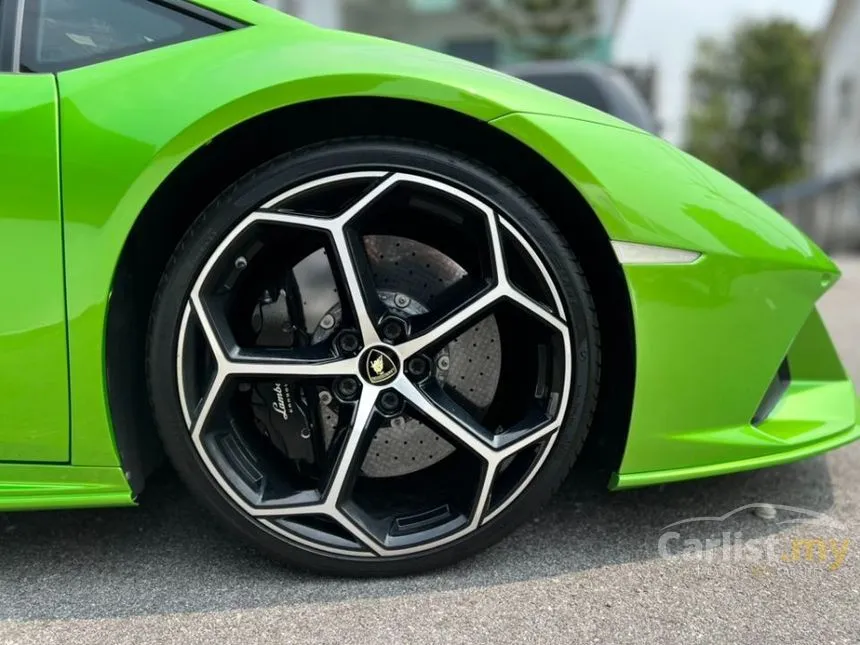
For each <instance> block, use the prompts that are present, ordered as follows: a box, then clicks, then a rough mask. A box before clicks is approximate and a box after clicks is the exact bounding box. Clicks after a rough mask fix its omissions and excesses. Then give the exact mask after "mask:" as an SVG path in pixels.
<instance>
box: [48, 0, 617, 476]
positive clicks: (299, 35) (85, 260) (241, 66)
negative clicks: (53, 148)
mask: <svg viewBox="0 0 860 645" xmlns="http://www.w3.org/2000/svg"><path fill="white" fill-rule="evenodd" d="M206 4H211V5H212V6H213V8H219V7H224V6H229V7H232V6H233V4H234V3H232V2H227V3H206ZM247 4H248V7H246V6H245V3H236V5H237V7H241V8H242V9H243V11H244V10H249V11H251V9H252V10H253V11H252V13H253V14H254V15H259V16H262V17H265V18H266V20H265V21H263V22H265V24H261V25H260V26H253V27H248V28H246V29H240V30H237V31H234V32H230V33H226V34H221V35H217V36H212V37H209V38H204V39H201V40H197V41H193V42H187V43H182V44H179V45H175V46H170V47H164V48H161V49H156V50H152V51H148V52H144V53H141V54H137V55H134V56H129V57H127V58H122V59H117V60H112V61H107V62H104V63H101V64H98V65H93V66H91V67H84V68H80V69H75V70H70V71H67V72H62V73H60V74H59V75H58V79H59V88H60V95H61V104H60V113H61V124H62V149H63V163H62V179H63V190H64V209H65V222H66V235H65V242H66V268H67V280H68V309H69V315H70V319H69V330H70V347H69V350H70V369H71V383H72V389H73V396H74V402H75V405H74V406H73V407H72V428H73V433H72V460H73V463H75V464H81V465H90V466H105V465H111V464H116V463H117V461H116V459H117V457H116V449H115V446H114V442H113V438H112V434H111V433H110V432H107V431H105V430H106V429H108V428H109V427H110V419H109V412H108V410H107V408H106V407H105V383H104V359H103V337H104V321H105V316H106V311H107V300H108V294H109V291H110V285H111V280H112V278H113V270H114V267H115V266H116V263H117V260H118V258H119V255H120V252H121V251H122V247H123V244H124V243H125V239H126V236H127V235H128V232H129V230H130V229H131V227H132V225H133V224H134V221H135V219H136V217H137V215H138V214H139V213H140V212H141V210H142V209H143V207H144V206H145V205H146V202H147V200H148V199H149V198H150V197H151V196H152V194H153V193H154V192H155V190H156V189H157V188H158V186H159V185H160V184H161V183H162V182H164V180H165V179H166V178H167V177H168V176H169V175H170V173H171V172H172V171H173V170H174V169H175V168H176V167H177V166H178V165H179V164H180V163H181V162H182V160H184V159H185V158H186V157H188V156H189V155H190V154H191V153H192V152H194V151H195V150H196V149H198V148H199V147H201V146H202V145H205V144H206V142H207V141H209V140H211V139H212V138H213V137H215V136H217V135H218V134H219V133H221V132H224V131H225V130H227V129H229V128H230V127H232V126H234V125H236V124H238V123H241V122H242V121H245V120H247V119H249V118H252V117H253V116H256V115H259V114H262V113H265V112H268V111H271V110H273V109H276V108H279V107H282V106H285V105H289V104H295V103H302V102H307V101H313V100H323V99H326V98H334V97H339V96H374V97H388V98H397V99H408V100H415V101H424V102H431V103H434V104H435V105H439V106H441V107H445V108H448V109H451V110H457V111H459V112H461V113H464V114H468V115H470V116H472V117H474V118H476V119H480V120H484V121H489V120H492V119H494V118H496V117H498V116H501V115H504V114H507V113H510V112H513V111H516V110H532V111H537V110H541V109H545V110H551V111H558V110H564V111H566V112H570V113H571V114H573V115H576V116H578V117H580V118H583V119H589V120H590V121H591V122H594V123H604V124H616V123H619V124H620V123H621V122H620V121H617V120H616V119H614V118H613V117H610V116H608V115H605V114H603V113H601V112H599V111H597V110H593V109H591V108H588V107H586V106H583V105H579V104H576V103H573V102H571V101H568V100H567V99H564V98H562V97H560V96H557V95H554V94H551V93H549V92H545V91H543V90H539V89H537V88H534V87H533V86H531V85H529V84H527V83H524V82H522V81H519V80H517V79H513V78H511V77H508V76H506V75H503V74H499V73H497V72H492V71H488V70H486V69H484V68H482V67H479V66H477V65H472V64H470V63H466V62H463V61H459V60H457V59H454V58H450V57H447V56H443V55H441V54H435V53H432V52H427V51H424V50H421V49H418V48H415V47H410V46H408V45H402V44H399V43H394V42H389V41H384V40H378V39H372V38H368V37H364V36H359V35H356V34H348V33H343V32H333V31H326V30H321V29H318V28H316V27H313V26H311V25H308V24H306V23H304V22H301V21H298V20H295V19H293V18H289V17H288V16H285V15H282V14H280V13H278V12H275V11H270V10H268V9H265V8H263V11H262V13H261V12H260V11H259V10H260V9H261V7H258V6H256V5H254V4H253V3H250V2H249V3H247ZM216 5H217V7H216ZM249 7H250V8H251V9H249ZM236 15H237V17H240V18H245V19H246V20H249V21H250V16H251V14H245V13H242V14H241V15H240V14H238V13H237V14H236ZM165 70H170V73H169V74H167V73H165ZM177 97H181V100H178V98H177ZM301 127H302V124H300V123H297V124H296V128H297V129H301ZM623 127H625V128H626V127H629V126H626V125H625V126H623ZM96 249H97V252H94V250H96ZM79 428H81V429H85V430H84V431H82V432H79V431H78V429H79ZM95 429H98V430H95Z"/></svg>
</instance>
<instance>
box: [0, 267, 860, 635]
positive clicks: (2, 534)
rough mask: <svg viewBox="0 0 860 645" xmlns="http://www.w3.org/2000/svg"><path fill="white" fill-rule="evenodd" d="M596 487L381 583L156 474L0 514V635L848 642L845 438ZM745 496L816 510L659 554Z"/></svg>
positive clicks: (852, 501) (850, 322) (856, 610)
mask: <svg viewBox="0 0 860 645" xmlns="http://www.w3.org/2000/svg"><path fill="white" fill-rule="evenodd" d="M841 265H842V267H843V269H844V271H845V276H844V278H843V280H842V281H841V282H840V283H839V284H838V285H837V286H836V287H835V289H834V290H833V291H832V292H831V293H830V294H828V295H827V296H826V298H825V300H824V301H823V303H822V310H823V312H824V315H825V318H826V319H827V322H828V325H829V327H830V329H831V331H832V333H833V334H834V336H835V339H836V342H837V345H838V346H839V349H840V351H841V353H842V356H843V358H844V361H845V363H846V365H847V366H848V367H849V369H850V370H851V372H852V373H853V375H854V377H855V379H858V382H860V260H857V259H847V258H846V259H843V260H842V261H841ZM602 484H603V482H601V481H599V480H598V479H597V478H595V477H594V476H593V475H588V474H575V475H574V476H573V477H572V478H571V479H570V480H569V481H568V482H567V483H566V484H565V486H564V487H563V488H562V490H561V491H560V493H559V494H558V496H557V497H556V499H555V500H554V501H553V502H552V503H551V504H550V505H549V506H548V507H547V508H546V509H544V510H543V511H542V512H541V513H540V515H539V516H538V517H537V518H536V519H535V520H534V521H533V522H531V523H530V524H528V525H527V526H525V527H523V528H521V529H520V530H518V531H517V532H516V533H514V534H513V535H512V536H511V537H509V538H508V539H506V540H505V541H503V542H502V543H501V544H499V545H498V546H497V547H495V548H493V549H491V550H489V551H487V552H486V553H483V554H481V555H480V556H478V557H477V558H474V559H471V560H469V561H467V562H464V563H461V564H459V565H457V566H455V567H453V568H450V569H447V570H444V571H441V572H437V573H432V574H429V575H423V576H417V577H410V578H402V579H384V580H342V579H331V578H320V577H315V576H312V575H308V574H304V573H296V572H294V571H291V570H289V569H285V568H283V567H280V566H277V565H274V564H272V563H271V562H269V561H268V560H266V559H265V558H263V557H261V556H260V555H258V554H257V553H256V552H254V551H253V550H252V549H250V548H247V547H245V546H244V545H243V544H241V543H238V542H236V541H235V540H234V539H233V538H232V537H230V536H227V535H225V534H224V533H223V532H222V531H221V530H220V529H219V527H218V526H217V525H216V524H215V523H214V522H213V521H212V520H211V519H210V518H209V516H208V515H207V514H206V513H205V512H203V511H201V510H200V509H199V508H198V507H197V506H196V505H195V503H194V502H193V501H192V500H191V499H190V498H189V496H188V494H187V493H186V491H185V490H184V489H183V488H182V487H181V485H180V484H179V483H178V482H177V480H176V478H175V477H174V476H173V475H171V474H170V473H169V472H165V473H162V474H160V475H158V476H157V478H156V479H155V481H153V482H151V485H150V487H149V489H148V490H147V492H146V494H145V497H144V499H143V500H142V505H141V507H140V508H136V509H113V510H97V511H73V512H53V513H19V514H6V515H2V514H0V547H1V548H0V643H10V644H12V643H14V644H16V645H17V644H25V643H32V644H36V645H48V644H51V643H75V644H80V645H84V644H87V643H98V644H100V645H101V644H105V645H120V644H123V643H134V644H138V643H182V644H187V645H192V644H197V643H201V644H206V645H213V644H215V643H218V644H219V645H220V644H221V643H242V644H243V645H253V644H256V643H261V644H262V643H265V644H275V643H339V644H347V643H361V644H370V643H377V642H384V643H409V644H411V643H472V644H475V645H477V644H480V643H491V642H505V643H519V642H531V643H587V642H594V643H651V642H654V643H682V642H683V643H729V642H731V643H755V644H756V645H765V644H768V643H779V644H784V643H800V642H804V643H807V642H808V643H815V644H822V645H823V644H825V643H858V642H860V444H855V445H852V446H849V447H846V448H844V449H841V450H839V451H836V452H834V453H831V454H829V455H827V456H824V457H819V458H815V459H810V460H806V461H803V462H799V463H796V464H792V465H787V466H782V467H778V468H772V469H768V470H764V471H757V472H751V473H743V474H738V475H731V476H726V477H720V478H714V479H708V480H700V481H694V482H686V483H681V484H674V485H669V486H662V487H655V488H648V489H642V490H636V491H630V492H621V493H609V492H607V491H606V490H605V489H604V488H603V485H602ZM761 502H768V503H771V504H774V505H786V506H791V507H793V508H795V509H803V510H804V511H805V513H806V515H814V514H823V518H820V519H821V520H822V521H824V520H826V526H821V525H815V526H809V525H806V524H793V523H785V522H782V521H781V519H780V518H781V515H780V514H782V513H783V511H782V510H780V509H779V507H778V506H777V509H778V516H777V517H776V518H770V517H769V514H768V510H769V509H765V510H763V511H762V510H758V511H755V510H754V509H753V508H749V509H745V510H742V511H740V512H738V513H736V514H734V515H733V516H732V517H731V518H730V519H728V520H726V521H725V522H724V523H721V524H720V526H719V527H717V528H714V529H711V530H709V531H708V535H709V536H711V537H719V536H721V535H723V531H729V532H730V534H731V535H732V536H737V539H735V544H737V543H738V542H740V541H741V539H742V540H743V541H748V542H749V543H750V544H752V541H754V540H758V541H760V542H762V543H763V542H765V541H766V539H767V540H771V541H772V542H773V541H775V542H776V544H777V550H776V551H775V553H776V554H777V556H778V557H777V558H776V559H775V560H774V559H766V558H765V559H758V560H757V559H756V558H755V557H752V558H750V559H744V558H742V557H741V556H740V555H738V554H740V553H741V551H731V550H729V551H726V550H725V547H717V548H710V549H708V550H707V552H703V553H701V554H699V556H700V557H696V556H695V548H694V547H690V550H691V553H693V555H691V556H690V557H678V556H677V555H675V556H673V557H671V558H669V559H665V558H662V557H661V556H660V554H659V549H658V540H659V538H660V536H661V535H665V531H664V530H663V527H666V526H667V525H669V524H672V523H673V522H677V521H679V520H682V519H684V518H689V517H693V516H696V517H699V516H721V515H723V514H726V513H728V512H729V511H731V510H733V509H737V508H739V507H742V506H745V505H748V504H756V503H761ZM798 512H799V511H798ZM822 532H824V533H822ZM825 533H826V535H825ZM740 536H742V538H741V537H740ZM819 537H821V538H822V539H824V541H823V542H815V541H813V542H811V543H810V542H809V541H807V542H803V541H800V540H804V539H807V538H813V539H817V538H819ZM679 544H681V542H679V541H676V542H674V543H673V544H672V548H673V549H674V551H673V553H674V552H677V550H678V549H677V548H676V547H678V545H679ZM810 544H812V545H813V546H811V547H810V546H809V545H810ZM821 544H823V545H825V546H822V547H821V548H822V549H824V551H823V553H824V555H823V556H821V557H819V552H818V550H817V549H818V547H819V546H820V545H821ZM831 545H832V546H833V549H831V550H830V551H828V548H829V547H830V546H831ZM837 546H838V547H839V549H841V550H840V553H841V559H840V558H839V557H836V556H835V555H834V554H835V553H836V547H837ZM805 550H808V551H809V553H806V552H805ZM810 553H811V554H812V555H811V556H810V555H809V554H810ZM688 555H689V554H688ZM825 556H826V557H825ZM831 556H833V557H831ZM762 557H763V556H762Z"/></svg>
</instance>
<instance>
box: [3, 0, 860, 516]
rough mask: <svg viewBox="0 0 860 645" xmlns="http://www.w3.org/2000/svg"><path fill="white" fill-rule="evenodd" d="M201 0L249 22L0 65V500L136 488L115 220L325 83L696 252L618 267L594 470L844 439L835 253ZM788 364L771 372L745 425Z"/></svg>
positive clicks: (368, 46) (553, 123)
mask: <svg viewBox="0 0 860 645" xmlns="http://www.w3.org/2000/svg"><path fill="white" fill-rule="evenodd" d="M198 4H200V5H203V6H206V7H209V8H211V9H213V10H215V11H219V12H221V13H223V14H225V15H227V16H230V17H232V18H235V19H237V20H240V21H242V22H243V23H246V24H247V25H248V26H247V27H245V28H241V29H236V30H233V31H229V32H226V33H223V34H219V35H215V36H210V37H206V38H202V39H199V40H194V41H190V42H184V43H179V44H175V45H170V46H165V47H162V48H157V49H154V50H151V51H146V52H143V53H139V54H134V55H131V56H127V57H124V58H117V59H114V60H109V61H105V62H101V63H98V64H94V65H91V66H86V67H80V68H77V69H72V70H68V71H63V72H60V73H58V74H57V75H48V74H44V75H43V74H33V75H9V74H7V75H0V95H2V96H4V102H3V103H2V105H0V151H2V154H0V159H2V161H0V163H2V165H3V173H2V175H0V194H3V196H4V201H3V205H4V208H3V210H2V212H0V269H2V272H0V295H2V298H3V302H4V303H20V305H18V306H8V304H7V306H5V307H4V308H3V310H2V311H0V379H2V382H3V385H4V408H5V414H4V415H3V421H2V427H0V462H15V463H0V510H14V509H23V508H57V507H74V506H103V505H121V504H131V503H133V502H134V500H133V494H132V492H131V489H130V487H129V485H128V483H127V475H128V474H127V473H125V472H124V470H123V466H122V463H121V460H120V458H119V455H118V450H117V446H116V442H115V439H114V428H113V426H112V419H111V411H110V409H109V406H108V398H107V384H106V366H105V328H106V320H107V316H108V305H109V299H110V295H111V289H112V283H113V280H114V274H115V271H116V268H117V264H118V261H119V259H120V256H121V254H122V251H123V247H124V245H125V243H126V240H127V239H128V236H129V234H130V232H131V230H132V227H133V226H134V224H135V221H136V220H137V218H138V216H139V215H140V213H141V212H142V211H143V210H144V208H145V206H146V205H147V203H148V201H149V200H150V198H151V197H152V196H153V194H154V193H155V192H156V191H157V189H158V188H159V186H161V185H162V184H163V183H164V182H165V181H166V180H167V179H168V178H169V177H170V176H171V173H173V172H174V171H175V170H176V169H177V168H178V167H179V166H180V165H181V163H182V162H183V161H184V160H186V159H188V158H189V157H190V155H192V154H193V153H194V152H195V151H197V150H199V149H200V148H201V147H202V146H205V145H206V144H207V143H208V142H209V141H211V140H212V139H213V138H215V137H217V136H218V135H219V134H221V133H224V132H225V131H228V130H229V129H231V128H233V127H234V126H236V125H238V124H241V123H243V122H245V121H247V120H249V119H252V118H254V117H256V116H259V115H262V114H265V113H268V112H270V111H272V110H276V109H279V108H282V107H285V106H289V105H297V104H301V103H306V102H310V101H320V100H325V99H334V98H338V97H344V96H354V97H377V98H389V99H400V100H406V101H414V102H421V103H425V104H432V105H435V106H437V107H439V108H443V109H447V110H451V111H455V112H458V113H460V114H463V115H466V116H469V117H472V118H474V119H476V120H479V121H483V122H485V123H489V124H491V125H492V126H493V127H495V128H497V129H498V130H500V131H502V132H504V133H506V134H507V135H509V136H510V137H513V138H514V139H516V140H517V141H519V142H520V143H521V144H522V145H523V146H528V147H530V148H531V149H532V150H534V151H536V152H537V153H539V154H540V155H541V156H543V157H544V158H545V159H547V160H548V161H549V162H550V163H551V164H552V165H553V166H555V168H557V169H558V171H559V172H560V173H561V174H563V175H564V177H566V178H567V179H568V180H569V181H570V182H571V183H572V184H573V185H574V186H575V187H576V188H577V189H578V190H579V192H580V193H581V194H582V195H583V197H584V198H585V199H586V200H587V202H588V203H589V204H590V206H591V207H592V209H593V211H594V213H595V214H596V216H597V217H598V219H599V221H600V223H601V224H602V226H603V228H604V229H605V231H606V233H607V235H608V236H609V238H610V239H611V240H613V241H616V242H629V243H634V244H643V245H652V246H658V247H668V248H673V249H683V250H687V251H692V252H695V253H697V254H700V256H699V257H698V259H696V260H695V261H693V262H688V263H683V264H635V263H629V264H625V265H624V267H623V268H624V273H625V277H626V280H627V285H628V288H629V297H630V301H631V305H632V311H633V318H634V328H635V338H636V342H635V347H636V355H635V364H636V376H635V391H634V397H633V405H632V418H631V421H630V430H629V436H628V440H627V445H626V448H625V450H624V457H623V460H622V463H621V465H620V467H619V469H618V472H617V474H616V475H615V476H614V478H613V481H612V486H614V487H619V488H624V487H630V486H638V485H644V484H652V483H660V482H669V481H676V480H680V479H687V478H692V477H699V476H705V475H714V474H721V473H726V472H732V471H739V470H745V469H749V468H757V467H761V466H767V465H774V464H780V463H784V462H787V461H790V460H794V459H798V458H801V457H806V456H810V455H814V454H817V453H820V452H823V451H825V450H830V449H832V448H835V447H837V446H839V445H842V444H845V443H847V442H849V441H852V440H854V439H857V438H858V436H860V426H858V425H857V415H858V409H857V398H856V395H855V391H854V387H853V385H852V383H851V382H850V380H849V379H848V377H847V376H846V374H845V371H844V369H843V368H842V366H841V364H840V362H839V359H838V357H837V355H836V353H835V350H834V348H833V345H832V343H831V341H830V338H829V336H828V334H827V332H826V330H825V328H824V326H823V324H822V322H821V319H820V317H819V315H818V313H817V312H816V310H815V303H816V301H817V300H818V299H819V298H820V297H821V295H822V294H823V293H824V292H825V291H826V290H827V289H828V287H830V286H831V285H832V284H833V282H834V281H835V280H836V279H837V278H838V270H837V268H836V267H835V265H834V264H833V263H832V262H831V261H830V260H829V259H828V258H827V257H826V256H825V255H824V254H823V253H822V252H821V251H820V250H819V249H818V248H817V247H816V246H815V245H814V244H813V243H812V242H811V241H810V240H809V239H808V238H807V237H806V236H804V235H803V234H802V233H800V232H798V231H797V230H796V229H795V228H794V227H793V226H792V225H791V224H790V223H789V222H787V221H786V220H784V219H783V218H782V217H781V216H780V215H779V214H777V213H776V212H774V211H772V210H771V209H769V208H768V207H767V206H765V205H764V204H762V203H761V202H760V201H759V200H758V199H757V198H756V197H754V196H753V195H751V194H749V193H747V192H746V191H744V190H743V189H742V188H740V187H739V186H737V185H736V184H734V183H733V182H731V181H730V180H728V179H727V178H725V177H723V176H722V175H720V174H719V173H717V172H716V171H714V170H712V169H710V168H708V167H707V166H705V165H704V164H701V163H700V162H698V161H696V160H695V159H692V158H690V157H688V156H687V155H685V154H684V153H682V152H680V151H678V150H676V149H675V148H673V147H671V146H670V145H668V144H667V143H665V142H663V141H662V140H660V139H657V138H655V137H653V136H651V135H648V134H646V133H643V132H641V131H639V130H637V129H635V128H633V127H632V126H629V125H627V124H625V123H624V122H622V121H619V120H617V119H615V118H613V117H611V116H609V115H606V114H603V113H602V112H599V111H596V110H593V109H591V108H588V107H586V106H584V105H581V104H578V103H575V102H572V101H569V100H567V99H564V98H562V97H559V96H556V95H554V94H551V93H548V92H545V91H543V90H539V89H537V88H535V87H533V86H531V85H528V84H526V83H523V82H521V81H517V80H515V79H513V78H510V77H508V76H505V75H502V74H499V73H497V72H493V71H491V70H486V69H484V68H481V67H478V66H475V65H471V64H469V63H464V62H462V61H458V60H456V59H452V58H449V57H446V56H442V55H440V54H435V53H431V52H426V51H423V50H420V49H417V48H413V47H409V46H406V45H401V44H397V43H393V42H388V41H383V40H378V39H372V38H368V37H364V36H359V35H355V34H347V33H343V32H335V31H327V30H322V29H319V28H316V27H313V26H311V25H308V24H306V23H303V22H301V21H298V20H295V19H293V18H290V17H288V16H285V15H283V14H280V13H278V12H276V11H274V10H271V9H268V8H266V7H263V6H261V5H258V4H256V3H254V2H251V1H250V0H205V1H202V0H201V1H200V2H198ZM165 70H169V72H165ZM5 97H13V98H12V100H11V101H10V100H7V98H5ZM296 127H297V128H301V124H300V123H297V124H296ZM24 141H26V142H27V145H26V146H25V145H23V143H22V142H24ZM571 216H572V217H573V216H574V215H573V214H572V215H571ZM63 267H65V270H63ZM34 293H38V294H39V298H37V299H36V298H34V297H33V295H32V294H34ZM786 357H787V360H788V364H789V366H790V370H791V382H790V384H789V385H788V387H787V389H786V391H785V392H784V394H783V395H782V397H781V399H780V401H779V402H778V404H777V405H776V407H775V408H774V410H773V411H772V412H771V413H770V414H769V415H768V416H767V418H766V419H764V420H763V421H762V422H760V423H757V424H754V423H753V421H752V420H753V418H754V416H755V414H756V411H757V409H758V408H759V406H760V404H761V402H762V400H763V398H764V397H765V394H766V392H767V390H768V388H769V386H770V384H771V382H772V381H773V380H774V376H775V374H776V373H777V370H778V369H779V367H780V365H781V364H782V363H783V360H784V359H786Z"/></svg>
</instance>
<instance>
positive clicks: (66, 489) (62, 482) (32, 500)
mask: <svg viewBox="0 0 860 645" xmlns="http://www.w3.org/2000/svg"><path fill="white" fill-rule="evenodd" d="M133 504H134V500H132V498H131V491H129V488H128V483H127V482H126V480H125V476H124V475H123V472H122V469H121V468H87V467H84V466H59V465H44V464H0V512H2V511H20V510H40V509H50V508H77V507H94V506H130V505H133Z"/></svg>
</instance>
